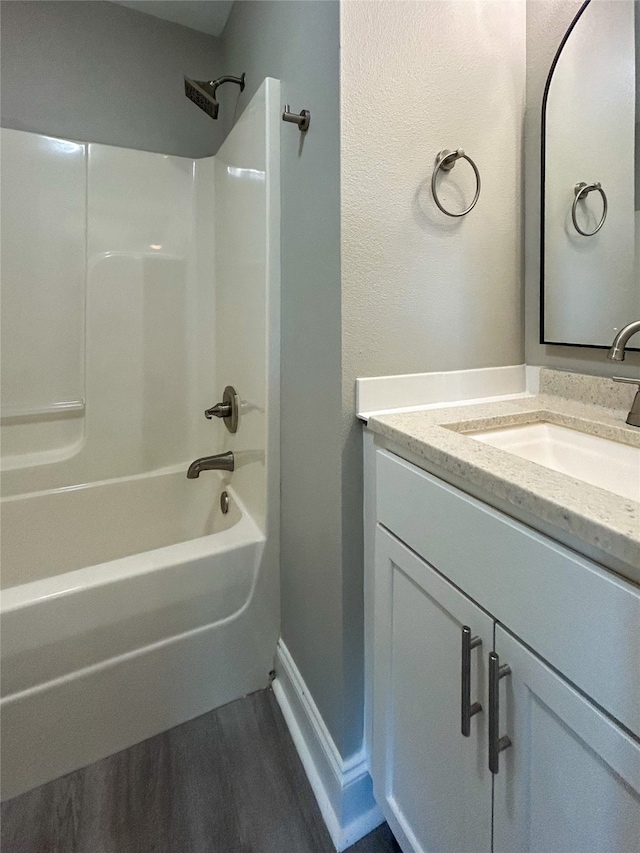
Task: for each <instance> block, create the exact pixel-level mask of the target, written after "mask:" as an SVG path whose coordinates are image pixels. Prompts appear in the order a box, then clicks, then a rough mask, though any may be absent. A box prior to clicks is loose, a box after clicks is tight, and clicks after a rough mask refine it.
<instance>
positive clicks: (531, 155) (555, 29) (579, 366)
mask: <svg viewBox="0 0 640 853" xmlns="http://www.w3.org/2000/svg"><path fill="white" fill-rule="evenodd" d="M581 5H582V0H528V2H527V110H526V113H525V229H524V230H525V355H526V361H527V364H541V365H545V366H547V367H556V368H561V369H564V370H576V371H579V372H582V373H592V374H595V375H601V376H614V375H615V376H633V377H637V376H638V366H640V353H629V354H628V355H627V358H626V361H625V362H624V363H623V364H620V363H619V362H613V361H608V360H607V358H606V351H605V350H599V349H595V348H591V347H584V348H583V347H559V346H551V345H545V344H541V343H539V338H540V116H541V107H542V96H543V93H544V86H545V82H546V79H547V75H548V73H549V68H550V66H551V62H552V61H553V57H554V56H555V53H556V51H557V49H558V46H559V44H560V42H561V40H562V37H563V35H564V33H565V32H566V30H567V27H568V26H569V24H570V23H571V21H572V20H573V18H574V17H575V14H576V12H577V11H578V9H579V8H580V6H581ZM576 310H580V306H576ZM635 319H637V318H636V317H629V320H635ZM631 344H632V345H634V346H638V345H639V343H638V341H637V340H632V341H631Z"/></svg>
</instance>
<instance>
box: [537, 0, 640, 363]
mask: <svg viewBox="0 0 640 853" xmlns="http://www.w3.org/2000/svg"><path fill="white" fill-rule="evenodd" d="M590 4H591V0H584V3H583V4H582V6H580V8H579V9H578V11H577V12H576V14H575V17H574V18H573V20H572V21H571V23H570V24H569V26H568V27H567V31H566V33H565V34H564V36H563V37H562V41H561V42H560V45H559V47H558V50H557V51H556V54H555V56H554V57H553V62H552V63H551V68H550V69H549V74H548V75H547V80H546V83H545V87H544V94H543V96H542V115H541V121H540V340H539V343H541V344H544V345H547V346H560V347H582V348H583V349H601V350H608V349H609V346H608V345H607V344H575V343H568V342H567V341H548V340H546V337H545V323H544V296H545V256H544V253H545V224H546V223H545V178H546V140H547V101H548V100H549V90H550V88H551V81H552V80H553V73H554V71H555V70H556V66H557V64H558V61H559V60H560V57H561V55H562V51H563V50H564V46H565V44H566V43H567V41H568V39H569V36H570V35H571V33H572V32H573V29H574V27H575V26H576V24H577V23H578V21H579V20H580V18H581V17H582V15H583V14H584V13H585V11H586V10H587V8H588V6H589V5H590ZM636 61H637V59H636ZM627 351H628V352H638V351H640V347H629V346H628V347H627Z"/></svg>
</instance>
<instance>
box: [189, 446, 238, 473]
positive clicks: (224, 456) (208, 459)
mask: <svg viewBox="0 0 640 853" xmlns="http://www.w3.org/2000/svg"><path fill="white" fill-rule="evenodd" d="M234 468H235V459H234V458H233V453H232V452H231V451H230V450H228V451H227V452H226V453H217V454H216V455H215V456H203V457H202V459H196V460H195V462H192V463H191V465H189V470H188V471H187V477H188V478H189V479H190V480H195V479H196V477H199V476H200V472H201V471H233V470H234Z"/></svg>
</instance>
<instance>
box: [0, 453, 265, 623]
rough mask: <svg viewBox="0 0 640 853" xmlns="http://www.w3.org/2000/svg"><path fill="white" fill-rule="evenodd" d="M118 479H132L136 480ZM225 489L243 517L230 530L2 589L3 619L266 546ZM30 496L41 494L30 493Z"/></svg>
mask: <svg viewBox="0 0 640 853" xmlns="http://www.w3.org/2000/svg"><path fill="white" fill-rule="evenodd" d="M174 467H175V466H172V468H171V469H162V473H165V474H166V473H173V468H174ZM179 470H182V469H181V468H180V469H179ZM153 473H154V474H155V473H158V472H153ZM141 476H145V475H135V478H136V479H139V478H140V477H141ZM146 476H148V475H146ZM118 479H120V480H130V479H133V478H132V477H125V478H118ZM109 482H113V481H112V480H106V481H101V483H109ZM92 485H93V484H92ZM226 490H227V491H228V492H229V494H230V497H231V499H232V500H233V501H234V502H235V503H236V504H237V506H238V509H239V510H240V518H239V519H238V521H236V523H235V524H233V525H232V526H231V527H229V528H228V529H227V530H221V531H219V532H217V533H208V534H206V535H204V536H198V537H196V538H194V539H186V540H184V541H182V542H174V543H173V544H171V545H164V546H163V547H161V548H153V549H152V550H150V551H142V552H139V553H137V554H130V555H129V556H126V557H118V558H117V559H115V560H106V561H105V562H102V563H94V564H93V565H91V566H85V567H83V568H81V569H73V570H71V571H68V572H63V573H61V574H57V575H53V576H51V577H48V578H40V579H39V580H33V581H27V582H25V583H22V584H16V585H14V586H10V587H7V588H6V589H3V590H0V618H1V617H2V616H3V615H4V614H8V613H12V612H15V611H18V610H21V609H23V608H25V607H30V606H33V605H35V604H40V603H42V602H44V601H46V600H48V599H53V598H60V597H63V596H67V595H75V594H77V593H78V592H81V591H85V590H86V591H88V590H91V589H97V588H99V587H101V586H107V585H108V584H111V583H115V582H117V581H119V580H123V579H125V578H131V577H136V576H141V575H145V574H151V573H153V572H157V571H161V570H163V569H171V568H173V567H175V566H179V565H184V564H186V563H189V562H192V561H193V560H198V559H203V558H206V557H215V556H219V555H222V554H224V553H226V552H228V551H232V550H235V549H236V548H238V547H242V546H246V545H259V544H263V545H264V543H265V542H266V536H265V534H263V533H262V531H261V530H260V528H259V527H258V525H257V524H256V523H255V521H254V520H253V519H252V518H251V516H250V515H249V513H248V512H247V509H246V507H245V506H244V504H243V503H242V501H240V500H239V498H238V496H237V494H236V492H235V491H234V489H233V488H232V487H231V486H229V485H228V484H227V486H226ZM55 491H57V490H55ZM30 494H31V495H34V494H40V493H37V492H31V493H30ZM12 497H13V496H12ZM21 497H22V496H21Z"/></svg>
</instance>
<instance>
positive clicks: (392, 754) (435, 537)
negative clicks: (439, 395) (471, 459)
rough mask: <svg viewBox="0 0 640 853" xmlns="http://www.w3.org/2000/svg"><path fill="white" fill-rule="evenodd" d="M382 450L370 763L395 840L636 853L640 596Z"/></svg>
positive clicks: (434, 850)
mask: <svg viewBox="0 0 640 853" xmlns="http://www.w3.org/2000/svg"><path fill="white" fill-rule="evenodd" d="M375 454H376V469H377V474H376V501H375V503H376V521H377V523H376V528H375V548H374V550H375V569H374V579H373V584H372V588H371V587H370V594H369V600H370V601H372V602H373V619H372V625H371V626H370V631H369V636H370V638H371V639H370V642H369V649H368V653H369V654H370V655H371V656H372V658H373V660H372V668H371V670H370V671H371V672H372V694H371V709H372V726H371V731H372V736H371V740H372V743H371V752H372V755H371V765H372V775H373V780H374V791H375V795H376V799H377V800H378V803H379V805H380V807H381V808H382V810H383V812H384V813H385V816H386V817H387V820H388V821H389V823H390V825H391V827H392V829H393V830H394V832H395V834H396V837H397V838H398V841H399V842H400V845H401V847H402V849H403V850H404V851H405V853H409V851H415V853H418V851H424V853H454V851H455V853H485V851H487V853H489V851H495V853H525V851H528V853H623V851H624V853H639V851H640V737H639V736H640V726H638V725H637V721H638V716H636V715H640V591H639V590H638V589H637V588H636V587H634V586H633V585H631V584H627V583H626V582H624V581H622V580H621V579H619V578H617V577H615V576H613V575H611V574H610V573H608V572H605V571H604V570H602V569H601V568H600V567H598V566H596V565H595V564H592V563H588V562H587V561H584V560H583V559H582V558H580V557H578V556H577V555H574V554H573V552H570V551H568V549H564V548H561V546H558V545H557V543H554V542H552V541H551V540H547V539H546V537H543V536H541V535H540V534H537V533H535V532H534V531H530V530H529V529H528V528H526V527H524V525H520V524H518V523H516V522H513V521H512V520H511V519H508V518H507V517H506V516H503V515H502V514H501V513H498V512H497V511H495V510H493V509H491V508H489V507H486V506H484V505H483V504H481V502H479V501H476V500H474V499H473V498H470V497H469V496H468V495H465V494H464V493H462V492H459V491H458V490H456V489H454V488H453V487H451V486H449V485H447V484H444V483H442V481H439V480H437V479H436V478H434V477H432V476H431V475H429V474H427V473H425V472H424V471H421V470H420V469H418V468H415V467H414V466H412V465H410V464H409V463H407V462H405V461H403V460H400V459H399V458H397V457H395V456H394V455H393V454H391V453H389V452H388V451H384V450H377V451H375ZM501 525H502V526H501ZM370 535H371V533H370ZM519 537H520V538H519ZM550 567H551V569H552V570H553V579H554V581H555V586H554V585H552V588H551V590H549V589H547V586H548V584H547V582H546V572H548V571H549V568H550ZM578 569H580V570H582V571H583V575H580V574H578V575H577V576H576V575H574V572H575V571H577V570H578ZM580 580H582V586H580ZM576 583H577V584H578V585H577V586H576ZM558 596H560V599H558ZM562 596H564V599H565V600H562ZM612 621H613V624H612ZM465 629H468V630H465ZM463 636H465V640H464V641H463ZM539 646H542V647H543V649H544V657H545V658H546V660H543V655H542V654H541V653H540V648H539ZM549 659H551V663H552V665H549ZM491 660H493V662H491ZM567 670H568V672H567ZM465 673H468V675H464V674H465ZM492 675H493V686H494V690H493V695H492V696H490V693H491V680H492V678H491V677H492ZM620 679H622V683H619V681H620ZM572 682H573V683H572ZM587 688H589V689H590V690H592V691H593V692H595V693H597V695H598V702H599V703H600V704H601V705H602V708H604V711H603V710H602V708H601V707H598V704H596V703H595V702H593V701H592V696H590V695H589V693H588V690H587ZM585 694H586V695H585ZM475 703H478V705H479V706H480V709H479V710H477V713H473V715H472V716H470V717H468V716H467V718H466V720H463V709H465V708H466V709H467V711H468V710H469V709H471V710H473V711H475V710H476V708H477V706H476V704H475ZM636 703H638V704H639V707H635V705H636ZM607 712H608V713H607ZM614 714H615V715H616V716H617V717H618V720H620V719H621V718H624V719H625V723H626V724H627V725H628V727H629V729H631V731H629V730H627V729H626V728H625V727H624V726H622V725H620V724H619V722H617V721H616V720H615V719H614V718H613V716H614ZM491 721H493V728H492V731H490V729H491ZM465 724H466V729H465V733H464V734H463V728H465ZM467 733H468V735H467ZM634 733H635V734H634ZM492 743H493V744H494V753H493V756H492V769H493V772H492V771H491V770H490V767H489V764H490V756H489V753H490V747H491V744H492ZM498 744H499V745H500V746H501V747H504V748H503V749H502V750H501V751H500V752H498V751H497V749H496V747H495V745H498ZM496 771H497V772H496Z"/></svg>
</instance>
